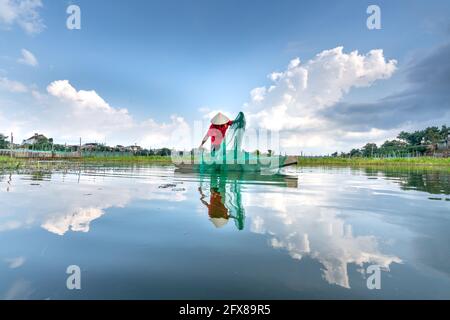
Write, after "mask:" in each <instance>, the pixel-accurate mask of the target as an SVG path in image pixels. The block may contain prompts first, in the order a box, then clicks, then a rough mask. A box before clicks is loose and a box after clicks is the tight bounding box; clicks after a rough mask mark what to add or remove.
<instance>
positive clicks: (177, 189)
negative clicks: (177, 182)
mask: <svg viewBox="0 0 450 320" xmlns="http://www.w3.org/2000/svg"><path fill="white" fill-rule="evenodd" d="M172 191H175V192H179V191H186V189H185V188H173V189H172Z"/></svg>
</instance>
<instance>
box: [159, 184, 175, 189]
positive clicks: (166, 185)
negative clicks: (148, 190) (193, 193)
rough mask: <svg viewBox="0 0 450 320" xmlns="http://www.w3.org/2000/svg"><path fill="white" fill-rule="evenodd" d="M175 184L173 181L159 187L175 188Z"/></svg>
mask: <svg viewBox="0 0 450 320" xmlns="http://www.w3.org/2000/svg"><path fill="white" fill-rule="evenodd" d="M176 186H177V185H176V184H173V183H168V184H163V185H161V186H159V187H158V188H159V189H168V188H175V187H176Z"/></svg>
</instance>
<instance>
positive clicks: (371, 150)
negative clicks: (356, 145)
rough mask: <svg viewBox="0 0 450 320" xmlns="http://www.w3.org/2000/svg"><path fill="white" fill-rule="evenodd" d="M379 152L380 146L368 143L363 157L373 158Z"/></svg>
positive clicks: (362, 150) (363, 149)
mask: <svg viewBox="0 0 450 320" xmlns="http://www.w3.org/2000/svg"><path fill="white" fill-rule="evenodd" d="M377 151H378V146H377V145H376V143H367V144H366V145H365V146H364V147H362V149H361V152H362V155H363V157H373V156H374V155H375V154H376V153H377Z"/></svg>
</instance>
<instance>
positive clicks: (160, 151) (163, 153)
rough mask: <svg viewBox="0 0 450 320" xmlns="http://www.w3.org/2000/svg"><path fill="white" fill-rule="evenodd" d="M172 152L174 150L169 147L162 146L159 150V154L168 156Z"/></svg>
mask: <svg viewBox="0 0 450 320" xmlns="http://www.w3.org/2000/svg"><path fill="white" fill-rule="evenodd" d="M171 154H172V151H171V150H170V149H169V148H162V149H160V150H159V151H158V152H157V155H158V156H163V157H168V156H170V155H171Z"/></svg>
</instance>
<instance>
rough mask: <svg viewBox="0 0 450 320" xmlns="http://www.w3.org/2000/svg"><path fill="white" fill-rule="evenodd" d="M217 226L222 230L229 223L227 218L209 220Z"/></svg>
mask: <svg viewBox="0 0 450 320" xmlns="http://www.w3.org/2000/svg"><path fill="white" fill-rule="evenodd" d="M209 220H211V222H212V223H213V225H215V226H216V228H222V227H224V226H225V225H226V224H227V223H228V219H225V218H211V219H209Z"/></svg>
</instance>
